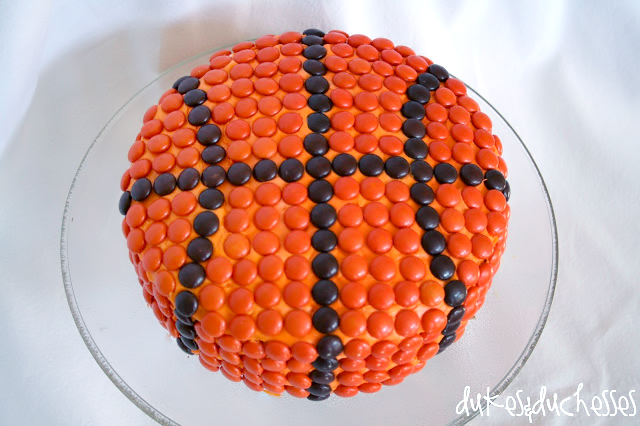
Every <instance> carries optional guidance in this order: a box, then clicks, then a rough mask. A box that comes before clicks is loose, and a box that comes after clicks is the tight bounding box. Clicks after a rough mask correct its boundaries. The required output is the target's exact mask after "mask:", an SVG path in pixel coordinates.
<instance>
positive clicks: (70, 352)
mask: <svg viewBox="0 0 640 426" xmlns="http://www.w3.org/2000/svg"><path fill="white" fill-rule="evenodd" d="M307 27H318V28H323V29H327V30H328V29H333V28H338V29H343V30H345V31H347V32H349V33H363V34H367V35H369V36H373V37H377V36H383V37H388V38H390V39H391V40H393V41H394V42H396V43H397V44H406V45H408V46H411V47H413V48H414V49H415V50H416V51H417V52H420V53H422V54H425V55H427V56H429V57H430V58H432V59H434V60H435V61H436V62H438V63H441V64H444V65H445V66H446V67H447V68H448V69H449V70H450V71H451V72H452V73H454V74H456V75H457V76H459V77H460V78H461V79H462V80H464V81H465V82H466V83H468V84H469V85H470V86H471V87H474V88H475V89H477V90H478V91H479V93H481V94H482V95H483V96H485V97H486V98H487V99H488V100H489V101H490V102H491V103H493V105H494V106H495V107H496V108H497V109H498V110H499V111H501V112H502V113H503V114H504V115H505V117H506V118H507V119H508V120H509V121H510V123H511V124H512V125H513V127H514V128H515V129H516V131H517V132H518V133H519V134H520V136H521V137H522V139H523V140H524V141H525V143H526V144H527V146H528V147H529V149H530V151H531V153H532V155H533V157H534V158H535V159H536V161H537V163H538V166H539V168H540V169H541V172H542V174H543V176H544V178H545V180H546V182H547V185H548V187H549V191H550V194H551V198H552V201H553V204H554V207H555V211H556V215H557V221H558V231H559V241H560V270H559V277H558V286H557V292H556V296H555V300H554V304H553V308H552V310H551V314H550V317H549V321H548V324H547V327H546V329H545V331H544V333H543V335H542V338H541V339H540V342H539V344H538V346H537V348H536V349H535V351H534V352H533V355H532V356H531V358H530V360H529V361H528V363H527V364H526V365H525V367H524V369H523V370H522V372H521V374H520V375H519V376H518V377H517V378H516V379H515V381H514V382H513V383H512V385H511V386H510V387H509V388H507V391H506V394H514V393H515V391H516V390H517V389H523V390H524V391H525V395H527V394H528V395H532V396H535V395H536V393H537V392H538V391H539V389H540V386H542V385H546V386H547V387H548V388H549V390H550V391H551V392H558V393H559V394H562V395H570V394H571V393H573V392H575V389H576V387H577V385H578V383H580V382H584V389H583V392H584V394H585V395H587V396H589V395H593V394H596V393H600V392H601V391H602V390H604V389H617V390H618V391H619V392H620V393H626V392H628V391H629V390H630V389H638V390H640V357H639V356H638V353H640V331H638V330H639V328H638V326H637V324H638V320H639V318H638V312H639V311H640V287H639V285H640V282H639V280H638V272H639V267H638V260H637V257H638V254H640V250H638V236H639V235H640V225H639V223H640V221H639V219H638V213H639V212H640V209H639V208H638V207H639V205H640V203H639V201H638V200H639V199H640V184H639V177H638V176H639V174H638V170H639V169H638V167H639V166H638V161H639V157H640V155H639V154H640V148H639V144H640V142H639V141H638V133H640V132H639V130H640V126H639V125H638V121H639V119H638V113H639V112H640V78H639V77H638V74H639V73H638V66H639V65H640V54H639V51H640V50H639V48H638V46H639V45H640V3H638V2H636V1H633V0H631V1H627V2H602V1H561V0H543V1H527V2H499V1H489V0H486V1H480V0H468V1H461V2H444V1H441V2H431V1H416V2H390V1H386V2H383V1H380V2H367V1H350V2H346V1H344V2H341V1H324V2H305V1H295V0H289V1H268V0H257V1H252V2H249V1H246V0H244V1H240V0H234V1H228V0H227V1H218V2H209V3H205V2H199V1H195V0H183V1H180V2H169V1H138V2H125V1H123V0H118V1H111V2H101V1H98V0H92V1H83V2H70V1H62V0H59V1H54V0H49V1H48V0H34V1H24V2H15V1H14V2H11V1H9V0H0V93H1V95H0V182H1V183H0V200H2V201H1V202H0V211H1V213H0V241H1V242H2V246H1V248H0V271H1V273H2V281H1V283H0V285H1V286H2V293H1V296H0V324H2V327H1V328H0V342H2V343H0V424H11V425H22V424H25V425H30V424H51V425H68V424H71V425H77V424H88V425H113V424H145V425H146V424H152V421H151V420H150V419H149V418H147V416H146V415H145V414H143V413H142V412H141V411H140V410H139V409H138V408H137V407H135V406H134V405H133V404H132V403H130V402H129V401H128V400H127V398H126V397H125V396H124V395H122V394H121V393H120V392H119V391H118V390H117V389H116V388H115V386H113V384H112V383H111V382H110V381H109V379H108V378H107V377H106V376H105V375H104V374H103V373H102V371H101V370H100V368H99V367H98V365H97V364H96V362H95V361H94V360H93V358H92V356H91V355H90V353H89V351H88V350H87V349H86V347H85V345H84V343H83V342H82V340H81V338H80V335H79V333H78V332H77V330H76V327H75V325H74V323H73V320H72V318H71V315H70V313H69V309H68V306H67V302H66V299H65V296H64V291H63V286H62V279H61V272H60V259H59V238H60V224H61V219H62V212H63V208H64V201H65V197H66V195H67V192H68V189H69V185H70V183H71V180H72V178H73V175H74V173H75V171H76V168H77V166H78V165H79V163H80V160H81V158H82V156H83V155H84V153H85V151H86V149H87V148H88V145H89V144H90V142H91V141H92V140H93V138H94V137H95V136H96V135H97V133H98V132H99V130H100V129H101V128H102V126H103V125H104V124H105V122H106V120H107V119H108V118H109V117H111V116H112V115H113V113H114V112H115V111H116V110H117V109H118V108H119V107H120V106H121V105H122V104H123V103H124V102H125V101H126V100H127V99H129V98H130V97H131V95H132V94H133V93H135V92H137V91H138V90H139V89H140V88H141V87H142V86H144V85H145V84H146V83H148V82H149V81H151V80H152V79H153V78H154V77H155V76H157V75H158V74H159V73H161V72H162V71H164V70H165V69H167V68H168V67H170V66H171V65H173V64H175V63H177V62H179V61H181V60H183V59H186V58H189V57H191V56H193V55H194V54H196V53H199V52H201V51H205V50H208V49H211V48H213V47H215V46H219V45H225V44H228V43H231V42H234V41H237V40H243V39H247V38H251V37H256V36H260V35H263V34H267V33H280V32H282V31H286V30H292V29H296V30H302V29H304V28H307ZM637 395H638V394H636V396H637ZM638 402H640V397H637V398H636V403H638ZM623 420H626V422H628V424H633V423H635V424H637V423H639V422H640V414H639V415H638V416H637V417H635V418H633V419H631V418H627V419H623V418H622V417H616V418H615V419H597V418H594V417H593V416H592V417H585V416H581V417H577V418H576V417H574V418H568V417H563V418H549V417H547V418H538V419H537V422H538V423H540V424H611V423H616V424H618V423H622V422H623ZM319 421H321V419H319ZM510 421H513V422H515V423H517V424H525V423H527V421H526V420H525V419H511V418H509V416H508V415H507V414H506V413H505V412H502V411H500V412H496V413H495V415H494V414H493V413H492V417H491V418H490V419H486V418H485V419H477V420H476V421H474V423H475V424H489V423H492V424H493V423H495V422H497V423H501V424H504V423H507V422H510ZM416 422H420V420H419V419H416Z"/></svg>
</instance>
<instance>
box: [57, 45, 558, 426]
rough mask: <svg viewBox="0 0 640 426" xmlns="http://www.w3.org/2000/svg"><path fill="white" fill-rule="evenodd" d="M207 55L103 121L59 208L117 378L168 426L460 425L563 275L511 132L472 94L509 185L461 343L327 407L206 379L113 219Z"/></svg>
mask: <svg viewBox="0 0 640 426" xmlns="http://www.w3.org/2000/svg"><path fill="white" fill-rule="evenodd" d="M210 53H211V52H207V53H203V54H201V55H198V56H197V57H194V58H191V59H189V60H187V61H185V62H183V63H181V64H178V65H176V66H175V67H173V68H171V69H170V70H168V71H167V72H165V73H164V74H162V75H161V76H159V77H158V78H157V79H155V80H154V81H152V82H151V83H149V84H148V85H147V86H146V87H144V88H143V89H142V90H141V91H140V92H138V93H137V94H136V95H135V96H133V98H131V99H130V100H129V101H128V102H127V103H126V104H125V105H123V106H122V107H121V108H120V109H119V110H118V112H117V113H116V114H115V115H114V116H113V117H112V118H111V119H110V120H109V121H108V122H107V124H106V125H105V127H104V128H103V129H102V131H101V132H100V133H99V134H98V136H97V137H96V139H95V140H94V141H93V143H92V144H91V146H90V148H89V150H88V151H87V153H86V155H85V157H84V159H83V160H82V163H81V165H80V167H79V169H78V171H77V173H76V175H75V178H74V180H73V183H72V185H71V188H70V190H69V195H68V198H67V203H66V207H65V211H64V218H63V223H62V237H61V247H60V248H61V262H62V273H63V279H64V288H65V292H66V295H67V299H68V301H69V307H70V309H71V312H72V314H73V318H74V320H75V322H76V325H77V326H78V329H79V331H80V334H81V335H82V338H83V339H84V342H85V343H86V345H87V347H88V348H89V351H90V352H91V354H92V355H93V356H94V358H95V359H96V361H97V362H98V364H99V365H100V367H101V368H102V370H103V371H104V372H105V373H106V374H107V376H109V378H110V379H111V381H112V382H113V383H114V384H115V385H116V386H117V387H118V389H120V390H121V391H122V392H123V393H124V394H125V395H126V396H127V397H128V398H129V399H130V400H131V401H132V402H133V403H134V404H136V405H137V406H138V407H139V408H140V409H141V410H143V411H144V412H145V413H147V414H148V415H149V416H150V417H152V418H153V419H155V420H156V421H158V422H159V423H161V424H167V425H175V424H183V425H205V424H212V423H219V424H225V423H231V424H238V423H240V424H274V425H275V424H291V423H294V422H295V423H298V424H309V425H311V424H323V425H324V424H342V423H350V422H353V423H355V422H358V423H360V424H426V423H428V424H434V425H435V424H447V423H449V424H463V423H466V422H468V421H469V420H471V419H472V418H473V417H474V416H475V415H476V414H477V412H471V413H470V414H469V415H467V414H466V413H463V414H461V415H459V414H456V405H457V403H458V402H459V401H460V400H461V399H462V397H463V392H464V388H465V387H466V386H469V387H470V391H471V395H476V394H477V393H482V394H483V395H484V394H486V392H487V388H489V389H490V394H491V395H492V396H493V395H498V394H500V393H501V392H502V391H504V390H505V388H506V387H507V386H508V385H509V383H511V381H512V380H513V379H514V378H515V376H516V375H517V374H518V372H519V371H520V370H521V369H522V367H523V365H524V364H525V362H526V361H527V359H528V358H529V356H530V355H531V352H532V351H533V348H534V347H535V345H536V343H537V341H538V339H539V337H540V334H541V333H542V329H543V327H544V325H545V322H546V320H547V316H548V314H549V310H550V307H551V301H552V298H553V293H554V289H555V284H556V276H557V267H558V258H557V256H558V249H557V231H556V224H555V218H554V214H553V209H552V206H551V201H550V199H549V195H548V193H547V189H546V187H545V184H544V181H543V179H542V176H541V175H540V172H539V170H538V168H537V166H536V164H535V162H534V161H533V158H532V157H531V155H530V153H529V151H528V150H527V148H526V146H525V145H524V143H523V142H522V140H520V138H519V137H518V135H517V134H516V132H515V131H514V130H513V129H512V128H511V126H510V125H509V123H507V121H506V120H505V119H504V118H503V117H502V116H501V115H500V114H499V113H498V112H497V111H496V110H495V109H494V108H493V107H492V106H491V105H490V104H489V103H488V102H486V101H485V100H484V99H483V98H482V97H481V96H480V95H478V94H477V93H476V92H475V91H473V90H470V91H471V92H472V93H470V95H471V96H473V97H474V99H476V101H478V103H479V104H480V107H481V109H482V111H484V112H485V113H487V114H488V115H489V116H490V117H491V119H492V120H493V130H494V132H495V133H496V134H497V135H499V136H500V138H501V140H502V142H503V145H504V157H505V160H506V162H507V164H508V166H509V182H510V184H511V188H512V196H511V200H510V205H511V219H510V222H509V238H508V242H507V250H506V252H505V253H504V256H503V258H502V265H501V267H500V270H499V272H498V274H497V275H496V277H495V278H494V281H493V286H492V288H491V289H490V291H489V293H488V294H487V296H486V303H485V305H484V306H483V308H482V309H481V310H480V311H479V312H478V314H477V315H476V318H474V319H472V320H471V321H469V324H468V325H467V329H466V332H465V335H464V337H463V338H462V339H461V340H460V341H458V342H456V343H455V344H454V345H452V346H451V347H449V348H448V349H447V350H446V351H445V352H443V353H442V354H440V355H438V356H436V357H435V358H433V359H431V360H429V361H428V362H427V365H426V366H425V368H424V369H422V371H420V372H418V373H416V374H413V375H411V376H409V377H407V378H406V379H405V381H404V382H403V383H401V384H399V385H397V386H385V387H383V388H382V390H381V391H380V392H378V393H375V394H362V393H360V394H359V395H358V396H356V397H354V398H340V397H337V396H332V397H331V398H329V399H328V400H326V401H324V402H321V403H314V402H310V401H307V400H304V399H298V398H294V397H292V396H289V395H288V394H284V395H283V396H281V397H275V396H271V395H268V394H266V393H258V392H254V391H252V390H250V389H248V388H247V387H246V386H244V384H242V383H233V382H230V381H229V380H227V379H226V378H224V377H223V375H222V374H220V373H211V372H209V371H207V370H205V369H204V368H203V367H202V366H201V365H200V363H199V362H198V358H197V357H195V356H194V357H189V356H187V355H186V354H184V353H183V352H182V351H181V350H180V349H179V348H178V347H177V345H176V342H175V340H174V339H172V338H170V336H169V335H168V333H167V332H166V331H165V329H164V328H162V327H161V326H160V325H159V324H158V322H157V320H156V318H155V316H154V314H153V312H152V310H151V309H150V308H149V307H148V306H147V305H146V303H145V301H144V298H143V297H142V289H141V288H140V285H139V284H138V280H137V277H136V274H135V272H134V269H133V267H132V265H131V263H130V262H129V259H128V251H127V247H126V241H125V239H124V237H123V235H122V233H121V221H122V216H121V215H120V213H119V212H118V200H119V198H120V194H121V191H120V189H119V182H120V177H121V175H122V172H123V171H124V170H125V169H126V168H127V167H128V166H129V163H128V161H127V152H128V150H129V147H130V146H131V144H132V143H133V141H134V139H135V136H136V134H137V133H138V131H139V130H140V126H141V123H142V121H141V120H142V115H143V114H144V112H145V111H146V110H147V108H148V107H149V106H150V105H152V104H155V103H157V101H158V98H159V97H160V95H161V94H162V93H163V92H164V91H165V90H166V89H167V88H168V87H171V85H172V84H173V82H174V81H175V80H176V79H177V78H178V77H180V76H182V75H185V74H188V73H189V70H191V68H193V67H194V66H196V65H200V64H203V63H207V61H208V55H210Z"/></svg>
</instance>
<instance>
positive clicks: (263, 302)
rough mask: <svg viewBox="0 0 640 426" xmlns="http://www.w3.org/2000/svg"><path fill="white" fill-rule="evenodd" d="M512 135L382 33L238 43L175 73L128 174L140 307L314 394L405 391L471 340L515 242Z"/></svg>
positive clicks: (294, 390) (229, 373)
mask: <svg viewBox="0 0 640 426" xmlns="http://www.w3.org/2000/svg"><path fill="white" fill-rule="evenodd" d="M501 155H502V143H501V141H500V138H499V137H498V136H497V135H494V134H492V123H491V120H490V118H489V117H488V116H487V115H486V114H485V113H483V112H481V111H480V108H479V106H478V103H477V102H476V101H474V100H473V99H472V98H471V97H470V96H468V93H467V88H466V86H465V85H464V84H463V83H462V82H461V81H460V80H458V79H456V78H454V77H452V76H451V75H450V74H449V73H448V71H447V70H446V69H445V68H444V67H443V66H441V65H437V64H434V63H433V62H432V61H431V60H430V59H428V58H427V57H425V56H420V55H417V54H416V53H415V52H414V51H413V50H411V49H410V48H408V47H406V46H395V45H394V44H393V43H392V42H391V41H390V40H387V39H384V38H376V39H370V38H369V37H366V36H364V35H359V34H358V35H351V36H350V35H348V34H346V33H345V32H342V31H330V32H328V33H326V34H325V33H324V32H322V31H319V30H317V29H309V30H306V31H304V32H302V33H299V32H286V33H283V34H280V35H267V36H264V37H260V38H258V39H257V40H255V41H246V42H242V43H239V44H237V45H235V46H233V47H232V48H231V49H229V50H222V51H218V52H216V53H214V54H212V55H211V57H210V61H209V63H207V64H203V65H201V66H197V67H195V68H193V69H192V70H191V72H190V74H189V75H186V76H183V77H181V78H179V79H177V80H176V81H175V83H174V84H173V86H172V87H171V88H169V90H167V91H166V92H165V93H164V94H163V95H162V96H161V97H160V99H159V101H158V104H157V105H153V106H151V107H150V108H149V109H148V110H147V111H146V113H145V114H144V117H143V124H142V128H141V130H140V133H139V134H138V136H137V137H136V139H135V142H134V143H133V145H132V146H131V148H130V150H129V153H128V159H129V161H130V163H131V165H130V167H129V168H128V169H127V170H126V171H125V173H124V175H123V176H122V179H121V182H120V188H121V190H122V191H123V193H122V196H121V198H120V202H119V210H120V212H121V213H122V214H123V215H124V216H125V217H124V220H123V222H122V231H123V233H124V235H125V237H126V241H127V247H128V249H129V258H130V260H131V262H132V263H133V265H134V267H135V271H136V273H137V275H138V278H139V283H140V285H141V286H142V293H143V295H144V298H145V300H146V302H147V303H148V304H149V305H150V306H151V308H152V310H153V312H154V314H155V316H156V317H157V319H158V321H159V322H160V324H161V325H162V326H163V327H165V328H166V329H167V330H168V333H170V335H171V336H173V338H175V340H176V342H177V345H178V346H179V347H180V348H181V349H182V350H183V351H184V352H186V353H187V354H190V355H195V356H197V357H198V358H199V361H200V363H201V364H202V365H203V366H204V368H206V369H207V370H210V371H213V372H220V373H221V374H223V375H224V376H225V377H226V378H227V379H229V380H232V381H234V382H243V383H244V384H245V385H246V386H247V387H249V388H250V389H252V390H254V391H265V392H268V393H271V394H282V393H283V392H287V393H289V394H291V395H293V396H294V397H299V398H307V399H309V400H313V401H321V400H325V399H327V398H328V397H329V396H330V395H331V394H332V393H334V394H336V395H338V396H341V397H351V396H354V395H356V394H358V393H359V392H364V393H372V392H377V391H379V390H380V389H381V388H382V386H383V385H396V384H399V383H400V382H402V381H403V380H404V378H405V377H406V376H408V375H409V374H413V373H416V372H418V371H419V370H420V369H422V368H423V367H424V365H425V363H426V361H427V360H428V359H430V358H431V357H433V356H434V355H436V354H438V353H440V352H442V351H444V350H445V349H446V348H447V347H449V346H450V345H451V344H452V343H453V342H455V341H456V340H457V339H458V338H460V337H461V336H462V334H463V333H464V330H465V327H466V325H467V323H468V321H469V319H471V318H472V317H473V316H474V315H475V314H476V312H477V311H478V309H479V308H480V307H481V306H482V304H483V302H484V300H485V295H486V293H487V290H488V289H489V287H490V285H491V282H492V278H493V276H494V274H495V273H496V271H497V269H498V267H499V264H500V257H501V255H502V253H503V252H504V248H505V243H506V236H507V222H508V219H509V212H510V210H509V206H508V204H507V201H508V199H509V194H510V187H509V183H508V182H507V181H506V176H507V166H506V163H505V161H504V160H503V159H502V157H501Z"/></svg>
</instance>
